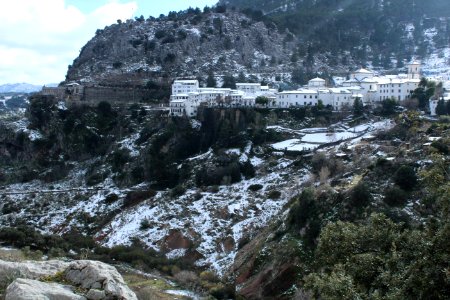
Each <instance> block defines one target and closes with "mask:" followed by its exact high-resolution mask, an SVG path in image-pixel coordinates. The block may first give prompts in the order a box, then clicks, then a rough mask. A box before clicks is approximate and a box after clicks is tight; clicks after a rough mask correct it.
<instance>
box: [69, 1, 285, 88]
mask: <svg viewBox="0 0 450 300" xmlns="http://www.w3.org/2000/svg"><path fill="white" fill-rule="evenodd" d="M292 41H293V40H292V39H291V40H289V39H287V38H286V34H284V33H280V32H279V31H278V30H277V28H276V26H275V25H274V24H267V25H266V24H264V23H263V22H256V21H254V20H252V19H250V18H248V17H247V16H245V15H243V14H241V13H238V12H234V11H231V10H230V11H227V12H224V13H218V12H213V11H210V12H206V13H201V12H200V11H195V10H192V11H186V12H183V13H178V14H175V15H169V17H164V18H159V19H148V20H143V19H138V20H135V21H133V20H128V21H126V22H124V23H120V24H114V25H111V26H108V27H106V28H105V29H104V30H98V31H97V34H96V35H95V37H94V38H93V39H92V40H90V41H89V42H88V43H87V44H86V45H85V46H84V47H83V48H82V49H81V53H80V56H79V57H78V58H77V59H75V61H74V63H73V65H72V66H71V67H70V68H69V70H68V73H67V81H72V80H78V81H82V82H94V83H103V84H115V85H117V84H137V85H142V84H145V83H146V82H147V81H148V80H149V79H152V80H157V79H160V80H161V79H162V78H167V77H169V78H174V77H200V78H202V79H205V78H206V76H207V74H208V73H209V72H216V73H217V75H219V74H227V73H229V74H232V75H237V74H238V73H239V72H241V71H243V72H244V73H245V74H249V73H255V72H257V73H271V74H273V73H276V72H277V71H278V72H280V71H281V70H284V71H286V70H289V57H290V55H291V53H292V51H293V43H292Z"/></svg>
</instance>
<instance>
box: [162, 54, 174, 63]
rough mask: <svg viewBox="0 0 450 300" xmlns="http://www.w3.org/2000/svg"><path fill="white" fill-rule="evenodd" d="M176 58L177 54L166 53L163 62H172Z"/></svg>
mask: <svg viewBox="0 0 450 300" xmlns="http://www.w3.org/2000/svg"><path fill="white" fill-rule="evenodd" d="M176 59H177V56H176V55H175V54H173V53H168V54H167V55H166V57H165V58H164V62H166V63H173V62H175V60H176Z"/></svg>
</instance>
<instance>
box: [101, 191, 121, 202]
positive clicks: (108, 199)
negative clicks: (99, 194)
mask: <svg viewBox="0 0 450 300" xmlns="http://www.w3.org/2000/svg"><path fill="white" fill-rule="evenodd" d="M117 200H119V196H117V195H116V194H114V193H111V194H109V195H107V196H106V197H105V200H104V201H105V203H106V204H112V203H114V202H116V201H117Z"/></svg>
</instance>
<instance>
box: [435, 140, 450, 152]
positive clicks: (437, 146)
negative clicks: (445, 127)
mask: <svg viewBox="0 0 450 300" xmlns="http://www.w3.org/2000/svg"><path fill="white" fill-rule="evenodd" d="M431 146H432V147H433V148H435V149H436V150H438V151H439V152H441V153H442V154H445V155H448V154H449V153H450V151H449V149H448V145H447V144H446V143H444V142H442V141H441V140H438V141H434V142H433V143H431Z"/></svg>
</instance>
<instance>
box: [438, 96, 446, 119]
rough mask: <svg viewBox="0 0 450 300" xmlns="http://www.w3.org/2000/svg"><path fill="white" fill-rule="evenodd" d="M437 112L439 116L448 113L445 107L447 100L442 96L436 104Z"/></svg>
mask: <svg viewBox="0 0 450 300" xmlns="http://www.w3.org/2000/svg"><path fill="white" fill-rule="evenodd" d="M436 114H437V115H438V116H442V115H445V114H447V108H446V107H445V101H444V99H442V98H441V100H439V101H438V103H437V106H436Z"/></svg>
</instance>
